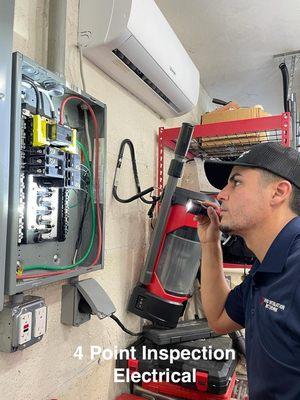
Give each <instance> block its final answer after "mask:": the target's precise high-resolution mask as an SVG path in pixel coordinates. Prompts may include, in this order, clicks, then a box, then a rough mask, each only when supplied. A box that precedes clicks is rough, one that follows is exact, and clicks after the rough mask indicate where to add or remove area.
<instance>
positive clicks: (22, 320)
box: [18, 312, 32, 344]
mask: <svg viewBox="0 0 300 400" xmlns="http://www.w3.org/2000/svg"><path fill="white" fill-rule="evenodd" d="M31 331H32V312H26V313H24V314H21V315H20V316H19V331H18V343H19V344H24V343H27V342H29V341H30V339H31Z"/></svg>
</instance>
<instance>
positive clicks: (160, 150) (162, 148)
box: [157, 128, 164, 196]
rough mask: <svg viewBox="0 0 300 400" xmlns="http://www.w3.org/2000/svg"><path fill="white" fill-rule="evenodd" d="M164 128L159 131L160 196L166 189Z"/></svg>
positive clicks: (158, 170)
mask: <svg viewBox="0 0 300 400" xmlns="http://www.w3.org/2000/svg"><path fill="white" fill-rule="evenodd" d="M163 132H164V128H159V131H158V153H157V187H158V196H160V195H161V194H162V191H163V188H164V146H163Z"/></svg>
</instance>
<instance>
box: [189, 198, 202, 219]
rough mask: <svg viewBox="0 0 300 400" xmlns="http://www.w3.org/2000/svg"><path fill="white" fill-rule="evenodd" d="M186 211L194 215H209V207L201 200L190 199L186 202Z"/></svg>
mask: <svg viewBox="0 0 300 400" xmlns="http://www.w3.org/2000/svg"><path fill="white" fill-rule="evenodd" d="M186 212H188V213H190V214H194V215H205V216H206V217H207V207H206V206H204V205H203V204H202V202H201V201H199V200H192V199H190V200H189V201H188V202H187V203H186Z"/></svg>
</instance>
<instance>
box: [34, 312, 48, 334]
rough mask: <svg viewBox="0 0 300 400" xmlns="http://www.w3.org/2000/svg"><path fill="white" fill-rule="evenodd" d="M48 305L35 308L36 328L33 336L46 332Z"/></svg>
mask: <svg viewBox="0 0 300 400" xmlns="http://www.w3.org/2000/svg"><path fill="white" fill-rule="evenodd" d="M46 322H47V307H46V306H44V307H40V308H37V309H36V310H34V330H33V336H34V337H35V338H36V337H39V336H41V335H44V333H45V332H46Z"/></svg>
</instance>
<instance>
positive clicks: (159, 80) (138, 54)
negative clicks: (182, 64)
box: [118, 36, 190, 110]
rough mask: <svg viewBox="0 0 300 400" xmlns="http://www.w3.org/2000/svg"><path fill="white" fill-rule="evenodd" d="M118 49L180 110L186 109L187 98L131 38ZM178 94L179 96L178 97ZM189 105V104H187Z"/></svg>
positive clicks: (174, 82)
mask: <svg viewBox="0 0 300 400" xmlns="http://www.w3.org/2000/svg"><path fill="white" fill-rule="evenodd" d="M118 49H119V50H120V51H121V52H122V53H123V54H124V55H125V56H126V57H127V58H128V59H129V60H130V61H131V62H132V63H133V64H134V65H135V66H136V67H137V68H138V69H139V70H140V71H141V72H142V73H143V74H144V75H145V76H146V77H147V78H148V79H150V81H151V82H153V84H155V86H156V87H158V88H159V90H160V91H162V92H163V94H164V95H165V96H166V97H167V98H168V99H170V100H171V102H172V103H173V104H175V105H176V107H177V108H178V109H180V110H182V109H186V102H187V97H186V96H185V94H184V93H183V92H182V90H181V89H180V88H179V87H178V86H177V84H176V81H174V80H173V79H172V78H171V77H170V76H169V75H168V74H167V73H166V72H165V71H164V70H162V69H161V67H160V66H159V65H158V64H157V63H156V62H155V60H154V59H153V57H152V56H151V55H150V54H149V53H148V52H147V51H146V49H145V48H144V47H143V46H141V45H140V43H139V42H138V41H137V40H136V38H135V37H133V36H131V37H130V38H129V39H128V40H126V41H125V42H124V43H123V44H122V45H120V46H119V47H118ZM179 94H180V95H179ZM189 104H190V102H189Z"/></svg>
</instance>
